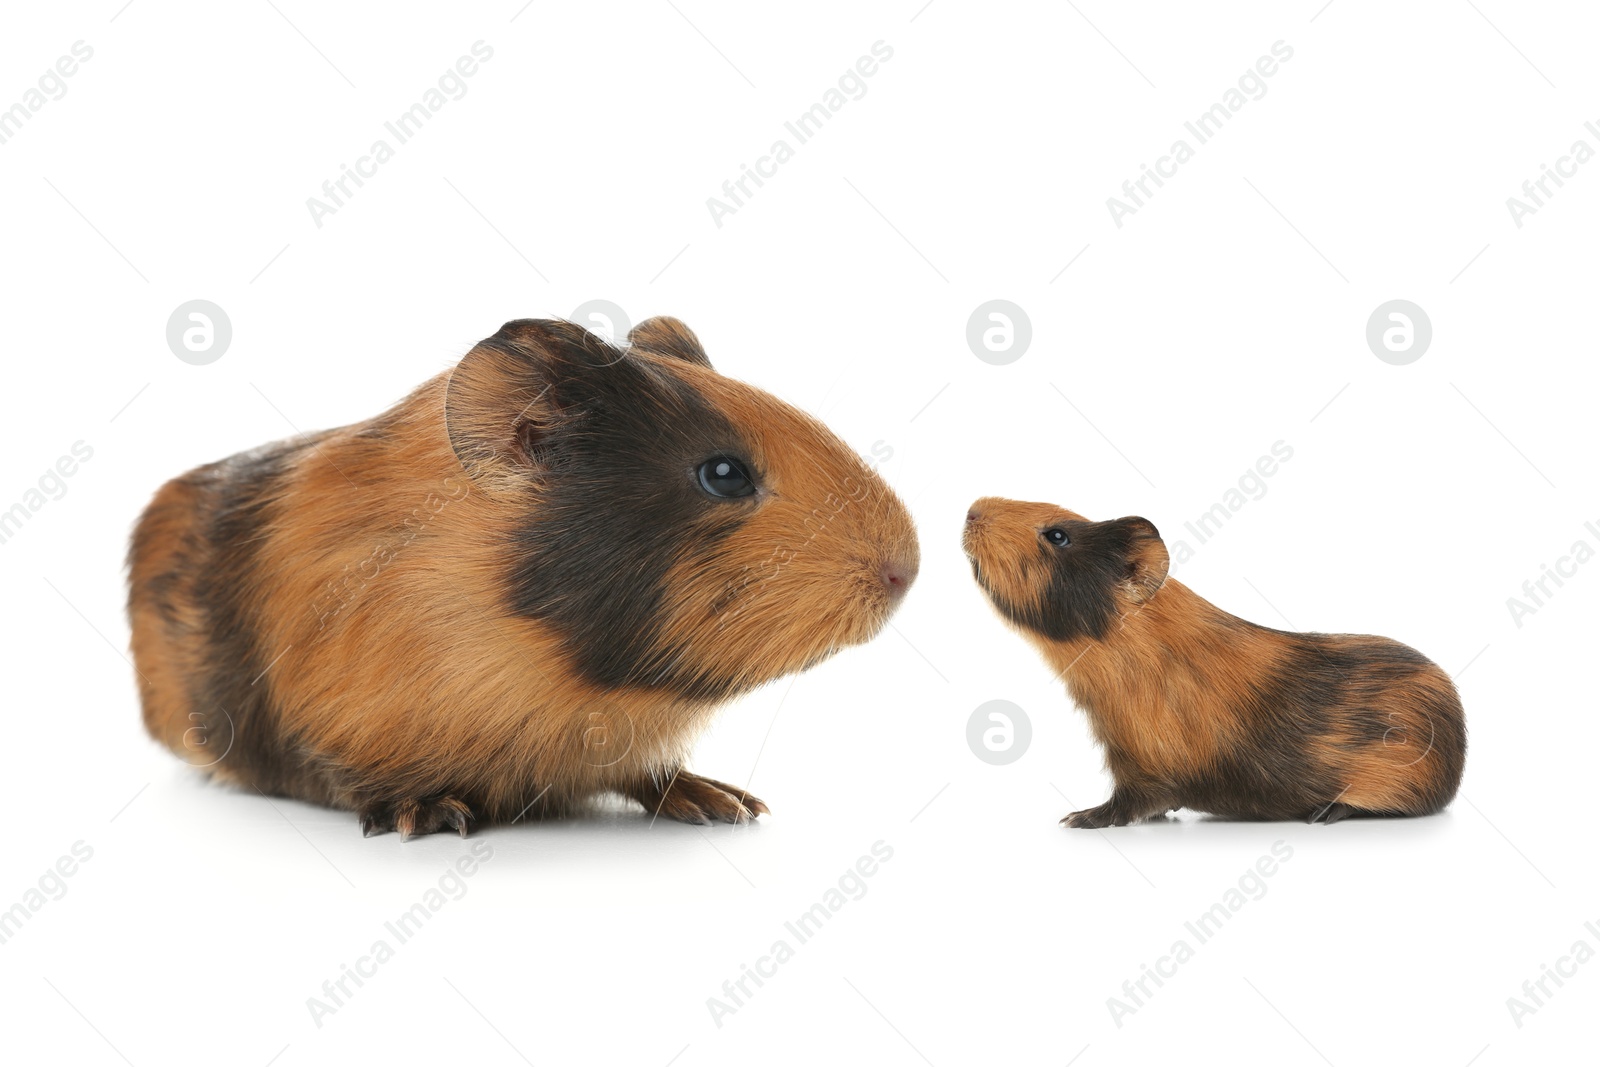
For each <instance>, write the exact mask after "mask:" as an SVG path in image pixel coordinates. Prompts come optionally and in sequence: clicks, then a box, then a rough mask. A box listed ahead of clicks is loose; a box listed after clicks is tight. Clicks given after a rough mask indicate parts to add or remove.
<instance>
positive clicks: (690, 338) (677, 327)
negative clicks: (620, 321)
mask: <svg viewBox="0 0 1600 1067" xmlns="http://www.w3.org/2000/svg"><path fill="white" fill-rule="evenodd" d="M628 343H629V344H631V345H633V347H635V348H638V349H642V350H643V351H646V352H650V353H652V354H654V355H658V356H668V357H670V358H672V359H681V360H683V361H684V362H685V363H698V364H700V365H701V366H702V367H709V366H711V359H710V357H709V356H707V355H706V350H705V349H704V348H701V347H700V338H698V337H696V336H695V335H694V331H693V330H691V329H689V327H687V326H685V325H684V324H683V323H681V322H679V321H678V320H677V319H675V318H673V317H672V316H670V315H657V316H656V317H655V318H653V319H645V320H644V321H643V322H641V323H640V324H639V325H637V326H635V327H634V328H633V329H631V330H629V331H628Z"/></svg>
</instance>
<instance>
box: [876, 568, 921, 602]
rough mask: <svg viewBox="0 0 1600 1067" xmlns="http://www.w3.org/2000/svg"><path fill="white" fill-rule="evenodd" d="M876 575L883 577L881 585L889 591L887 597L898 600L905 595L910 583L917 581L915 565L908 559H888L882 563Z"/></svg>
mask: <svg viewBox="0 0 1600 1067" xmlns="http://www.w3.org/2000/svg"><path fill="white" fill-rule="evenodd" d="M878 573H879V574H881V575H882V576H883V584H884V586H885V587H886V588H887V589H888V590H889V595H890V596H892V597H894V598H895V599H896V600H898V599H899V598H900V597H903V596H905V595H906V590H907V589H910V588H911V583H912V582H914V581H916V580H917V565H916V563H915V562H914V561H912V560H908V559H890V560H886V561H884V564H883V567H882V569H880V570H879V572H878Z"/></svg>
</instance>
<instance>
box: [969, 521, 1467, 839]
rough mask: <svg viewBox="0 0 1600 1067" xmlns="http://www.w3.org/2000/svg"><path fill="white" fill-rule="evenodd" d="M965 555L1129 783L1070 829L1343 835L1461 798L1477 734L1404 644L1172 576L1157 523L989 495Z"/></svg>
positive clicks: (1118, 780)
mask: <svg viewBox="0 0 1600 1067" xmlns="http://www.w3.org/2000/svg"><path fill="white" fill-rule="evenodd" d="M962 545H963V547H964V548H965V550H966V553H967V556H968V558H969V559H970V560H971V561H972V573H973V576H974V577H975V578H976V579H977V581H978V584H979V585H980V586H982V587H983V590H984V592H985V593H987V594H988V596H989V599H990V600H991V601H992V602H993V604H994V606H995V608H996V609H997V610H998V611H999V613H1000V614H1001V615H1002V616H1003V617H1004V618H1005V619H1006V620H1007V621H1008V622H1009V623H1010V624H1011V625H1012V626H1013V627H1015V628H1016V629H1017V630H1019V631H1020V632H1021V633H1022V635H1023V636H1024V637H1026V638H1027V639H1028V640H1029V641H1030V642H1032V643H1033V644H1034V645H1035V646H1036V647H1037V648H1038V649H1039V651H1040V652H1041V653H1042V654H1043V655H1044V659H1045V662H1046V663H1048V664H1049V665H1050V666H1051V668H1053V669H1054V670H1055V671H1056V672H1057V674H1058V676H1061V677H1065V679H1066V683H1067V690H1068V692H1069V693H1070V694H1071V695H1072V699H1073V700H1074V701H1075V702H1076V703H1077V704H1078V705H1079V706H1080V707H1082V708H1083V709H1084V711H1085V712H1086V713H1087V714H1088V716H1089V724H1090V726H1091V727H1092V728H1093V730H1094V733H1095V736H1096V737H1097V738H1098V739H1099V741H1100V743H1101V744H1102V745H1103V746H1104V747H1105V751H1106V766H1107V769H1108V770H1109V771H1110V772H1111V776H1112V779H1113V781H1114V783H1115V786H1114V788H1113V790H1112V793H1111V799H1110V800H1108V801H1106V802H1105V803H1104V804H1101V805H1100V806H1099V807H1094V808H1088V809H1086V810H1084V811H1076V812H1073V813H1072V814H1071V815H1068V816H1067V817H1066V818H1064V819H1062V820H1061V821H1062V822H1063V823H1065V824H1066V825H1068V826H1082V827H1102V826H1122V825H1124V824H1126V823H1130V822H1135V821H1137V820H1139V819H1143V818H1147V817H1149V816H1153V815H1162V814H1165V813H1166V812H1167V811H1168V810H1169V809H1172V808H1180V807H1182V808H1190V809H1192V810H1194V811H1201V812H1210V813H1212V814H1215V815H1221V816H1226V817H1230V818H1238V819H1298V818H1304V819H1307V820H1308V821H1312V822H1317V821H1323V822H1329V823H1332V822H1336V821H1338V820H1339V819H1342V818H1344V817H1345V816H1347V815H1428V814H1431V813H1433V812H1436V811H1439V810H1440V809H1441V808H1443V807H1444V806H1445V805H1446V804H1448V803H1450V800H1451V798H1453V797H1454V796H1455V793H1456V787H1457V786H1458V785H1459V784H1460V782H1461V768H1462V763H1463V761H1464V759H1465V756H1466V744H1467V736H1466V724H1465V722H1464V720H1463V718H1462V714H1461V701H1460V699H1459V697H1457V695H1456V689H1455V685H1454V684H1453V683H1452V682H1451V681H1450V677H1449V675H1447V674H1445V672H1444V671H1442V670H1440V669H1439V667H1438V666H1436V665H1435V664H1434V663H1432V662H1431V661H1429V660H1428V659H1427V658H1426V657H1425V656H1423V655H1422V654H1421V653H1420V652H1417V651H1416V650H1415V649H1412V648H1408V647H1407V646H1405V645H1402V644H1400V643H1398V642H1396V641H1391V640H1389V639H1388V638H1386V637H1368V636H1365V635H1357V634H1317V633H1309V634H1300V633H1288V632H1285V631H1283V630H1273V629H1270V628H1268V627H1265V626H1257V625H1255V624H1254V623H1250V622H1246V621H1245V620H1243V619H1240V618H1238V617H1236V616H1233V615H1230V614H1228V613H1227V612H1226V611H1223V610H1221V609H1220V608H1217V607H1215V606H1213V605H1212V604H1210V603H1209V602H1207V601H1206V600H1204V599H1202V598H1201V597H1200V596H1198V595H1196V594H1195V593H1193V592H1191V591H1190V590H1189V588H1188V587H1187V586H1185V585H1184V584H1183V583H1182V582H1179V581H1176V580H1174V579H1171V578H1168V577H1167V549H1166V546H1165V545H1164V544H1163V543H1162V541H1161V537H1160V535H1159V534H1158V533H1157V532H1156V528H1155V527H1154V526H1153V525H1152V524H1151V523H1150V522H1149V521H1148V520H1146V519H1141V518H1125V519H1115V520H1112V521H1109V522H1090V521H1089V520H1088V519H1085V518H1084V517H1083V516H1082V515H1078V514H1075V513H1073V512H1071V511H1066V510H1064V509H1062V508H1059V507H1056V506H1054V505H1051V504H1027V503H1020V502H1018V501H1014V500H1002V499H999V498H997V497H986V498H984V499H982V500H979V501H977V502H976V503H974V504H973V505H972V508H971V509H970V510H969V511H968V513H967V523H966V530H965V533H964V535H963V537H962Z"/></svg>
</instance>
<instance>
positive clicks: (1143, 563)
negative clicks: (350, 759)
mask: <svg viewBox="0 0 1600 1067" xmlns="http://www.w3.org/2000/svg"><path fill="white" fill-rule="evenodd" d="M1114 525H1116V526H1119V527H1121V528H1122V529H1123V530H1124V531H1126V533H1127V535H1128V585H1129V587H1130V588H1131V589H1132V591H1133V599H1134V602H1135V603H1138V604H1143V603H1144V602H1145V601H1146V600H1149V599H1150V598H1151V597H1153V596H1155V594H1156V590H1157V589H1160V588H1161V583H1163V582H1165V581H1166V580H1167V565H1168V563H1169V557H1168V556H1167V546H1166V544H1165V543H1164V542H1163V541H1162V540H1161V534H1160V533H1159V532H1158V531H1157V530H1156V525H1155V523H1153V522H1151V521H1150V520H1149V519H1146V518H1141V517H1140V516H1138V515H1130V516H1128V517H1127V518H1124V519H1118V520H1116V522H1115V524H1114Z"/></svg>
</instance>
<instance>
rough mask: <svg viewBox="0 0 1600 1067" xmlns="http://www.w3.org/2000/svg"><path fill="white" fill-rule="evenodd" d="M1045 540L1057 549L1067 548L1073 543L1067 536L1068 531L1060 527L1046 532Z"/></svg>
mask: <svg viewBox="0 0 1600 1067" xmlns="http://www.w3.org/2000/svg"><path fill="white" fill-rule="evenodd" d="M1043 536H1044V539H1045V540H1046V541H1049V542H1050V543H1051V544H1052V545H1055V546H1056V547H1057V548H1065V547H1066V546H1067V545H1070V544H1071V543H1072V538H1070V537H1068V536H1067V531H1065V530H1063V529H1062V528H1061V527H1059V526H1052V527H1050V529H1048V530H1046V531H1045V532H1044V535H1043Z"/></svg>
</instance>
